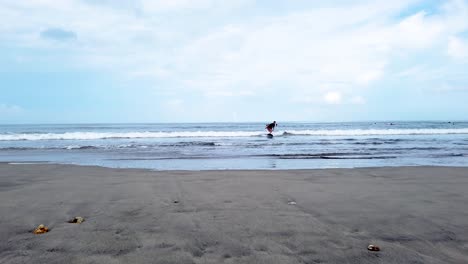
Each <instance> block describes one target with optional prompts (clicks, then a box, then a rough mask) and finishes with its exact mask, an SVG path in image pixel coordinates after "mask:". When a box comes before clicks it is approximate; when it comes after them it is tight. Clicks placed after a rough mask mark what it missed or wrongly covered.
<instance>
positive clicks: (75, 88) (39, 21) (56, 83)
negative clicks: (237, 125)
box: [0, 0, 468, 124]
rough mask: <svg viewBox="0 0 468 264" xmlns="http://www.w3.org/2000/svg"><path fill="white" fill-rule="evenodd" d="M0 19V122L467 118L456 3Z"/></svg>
mask: <svg viewBox="0 0 468 264" xmlns="http://www.w3.org/2000/svg"><path fill="white" fill-rule="evenodd" d="M325 2H326V3H325ZM0 22H1V23H0V124H15V123H126V122H136V123H139V122H244V121H262V122H268V121H272V120H277V121H280V122H281V121H283V122H284V121H312V122H336V121H368V120H369V121H370V120H372V121H380V120H467V119H468V0H448V1H431V0H429V1H418V0H394V1H388V0H385V1H380V0H357V1H346V0H332V1H309V0H295V1H287V0H284V1H280V0H132V1H131V0H121V1H112V0H61V1H56V0H29V1H28V0H24V1H18V0H2V1H1V2H0Z"/></svg>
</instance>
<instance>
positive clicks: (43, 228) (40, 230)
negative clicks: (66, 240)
mask: <svg viewBox="0 0 468 264" xmlns="http://www.w3.org/2000/svg"><path fill="white" fill-rule="evenodd" d="M47 232H49V228H47V227H46V226H44V225H39V226H38V227H37V228H36V229H34V231H33V233H34V234H36V235H38V234H44V233H47Z"/></svg>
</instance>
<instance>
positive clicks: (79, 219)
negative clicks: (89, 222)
mask: <svg viewBox="0 0 468 264" xmlns="http://www.w3.org/2000/svg"><path fill="white" fill-rule="evenodd" d="M83 222H84V218H83V217H81V216H77V217H74V218H73V219H70V220H68V223H72V224H81V223H83Z"/></svg>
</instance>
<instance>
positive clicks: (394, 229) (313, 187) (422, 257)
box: [0, 163, 468, 263]
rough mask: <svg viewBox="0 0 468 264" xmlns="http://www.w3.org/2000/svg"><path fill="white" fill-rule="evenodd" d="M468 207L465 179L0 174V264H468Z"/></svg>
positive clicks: (436, 171)
mask: <svg viewBox="0 0 468 264" xmlns="http://www.w3.org/2000/svg"><path fill="white" fill-rule="evenodd" d="M467 201H468V168H461V167H423V166H421V167H381V168H359V169H317V170H211V171H151V170H144V169H114V168H103V167H93V166H75V165H55V164H8V163H1V164H0V223H1V224H0V237H1V238H2V239H1V240H0V263H467V261H468V222H467V221H466V219H468V203H467ZM76 216H81V217H84V219H85V221H84V222H83V223H81V224H73V223H68V222H67V221H68V220H70V219H71V218H73V217H76ZM39 224H44V225H45V226H47V227H48V228H50V231H49V232H48V233H45V234H39V235H36V234H33V233H32V231H33V230H34V229H35V228H36V227H37V226H38V225H39ZM369 244H373V245H377V246H379V247H380V251H378V252H372V251H368V249H367V247H368V245H369Z"/></svg>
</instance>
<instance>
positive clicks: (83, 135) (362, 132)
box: [0, 128, 468, 147]
mask: <svg viewBox="0 0 468 264" xmlns="http://www.w3.org/2000/svg"><path fill="white" fill-rule="evenodd" d="M284 132H285V131H277V132H275V134H276V135H278V136H281V135H282V134H283V133H284ZM265 133H266V132H264V131H232V132H230V131H180V132H123V133H113V132H102V133H96V132H68V133H34V134H0V141H15V140H97V139H111V138H132V139H133V138H178V137H180V138H202V137H207V138H211V137H253V136H264V135H265ZM442 134H468V128H458V129H354V130H344V129H343V130H288V131H287V133H286V135H303V136H373V135H375V136H379V135H442ZM72 147H75V146H72Z"/></svg>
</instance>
